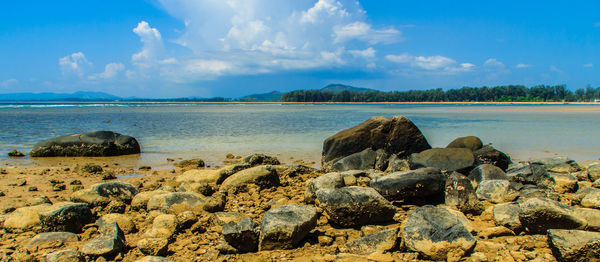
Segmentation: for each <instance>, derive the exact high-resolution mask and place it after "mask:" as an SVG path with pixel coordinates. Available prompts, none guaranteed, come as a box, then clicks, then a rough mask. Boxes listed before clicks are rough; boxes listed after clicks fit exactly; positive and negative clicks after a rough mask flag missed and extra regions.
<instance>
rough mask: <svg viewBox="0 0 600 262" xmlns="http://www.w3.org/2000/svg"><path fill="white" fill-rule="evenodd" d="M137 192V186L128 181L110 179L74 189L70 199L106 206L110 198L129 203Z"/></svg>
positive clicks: (91, 204)
mask: <svg viewBox="0 0 600 262" xmlns="http://www.w3.org/2000/svg"><path fill="white" fill-rule="evenodd" d="M137 193H139V191H138V189H137V187H136V186H134V185H132V184H130V183H125V182H121V181H111V182H105V183H100V184H95V185H92V186H90V187H89V188H87V189H82V190H79V191H75V192H74V193H73V194H72V195H71V201H73V202H84V203H88V204H89V205H90V206H106V205H107V204H108V203H109V202H110V201H111V200H119V201H123V202H125V203H130V202H131V200H132V199H133V197H134V196H135V195H136V194H137Z"/></svg>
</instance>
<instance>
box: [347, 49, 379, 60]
mask: <svg viewBox="0 0 600 262" xmlns="http://www.w3.org/2000/svg"><path fill="white" fill-rule="evenodd" d="M348 53H350V54H351V55H352V56H354V57H360V58H365V59H371V58H375V53H376V52H375V49H373V48H372V47H369V48H367V49H365V50H348Z"/></svg>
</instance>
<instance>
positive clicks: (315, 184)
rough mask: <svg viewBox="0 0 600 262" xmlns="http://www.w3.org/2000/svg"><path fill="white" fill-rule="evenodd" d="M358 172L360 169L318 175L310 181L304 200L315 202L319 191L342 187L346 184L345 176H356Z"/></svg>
mask: <svg viewBox="0 0 600 262" xmlns="http://www.w3.org/2000/svg"><path fill="white" fill-rule="evenodd" d="M358 172H359V171H347V172H332V173H327V174H324V175H321V176H319V177H316V178H315V179H313V180H311V181H310V182H309V183H308V186H307V187H306V191H305V192H304V201H305V202H306V203H314V202H315V199H316V198H317V195H316V194H317V191H319V190H321V189H326V188H330V189H331V188H340V187H344V186H346V183H345V182H344V178H345V177H355V175H357V173H358ZM362 173H364V172H362ZM358 174H361V173H358Z"/></svg>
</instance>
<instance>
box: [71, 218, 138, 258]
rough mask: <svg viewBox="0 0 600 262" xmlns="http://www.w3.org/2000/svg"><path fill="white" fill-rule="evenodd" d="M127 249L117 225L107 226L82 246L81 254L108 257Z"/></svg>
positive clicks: (123, 235)
mask: <svg viewBox="0 0 600 262" xmlns="http://www.w3.org/2000/svg"><path fill="white" fill-rule="evenodd" d="M126 247H127V242H125V234H123V231H121V229H120V228H119V226H118V225H117V223H112V224H108V225H106V226H105V227H103V228H101V234H100V235H99V236H97V237H95V238H93V239H91V240H90V241H88V242H87V243H85V244H84V245H83V247H82V248H81V252H82V253H84V254H86V255H91V256H105V257H110V256H113V255H116V254H117V253H119V252H121V251H122V250H124V249H125V248H126Z"/></svg>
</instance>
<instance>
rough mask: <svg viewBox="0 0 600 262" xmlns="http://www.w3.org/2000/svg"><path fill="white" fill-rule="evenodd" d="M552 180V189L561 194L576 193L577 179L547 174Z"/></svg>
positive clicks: (568, 175) (564, 175) (558, 174)
mask: <svg viewBox="0 0 600 262" xmlns="http://www.w3.org/2000/svg"><path fill="white" fill-rule="evenodd" d="M548 174H549V175H550V177H552V179H553V180H554V189H555V190H556V191H557V192H558V193H561V194H564V193H568V192H575V191H577V186H578V185H577V178H576V177H575V176H573V175H571V174H565V173H553V172H549V173H548Z"/></svg>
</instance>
